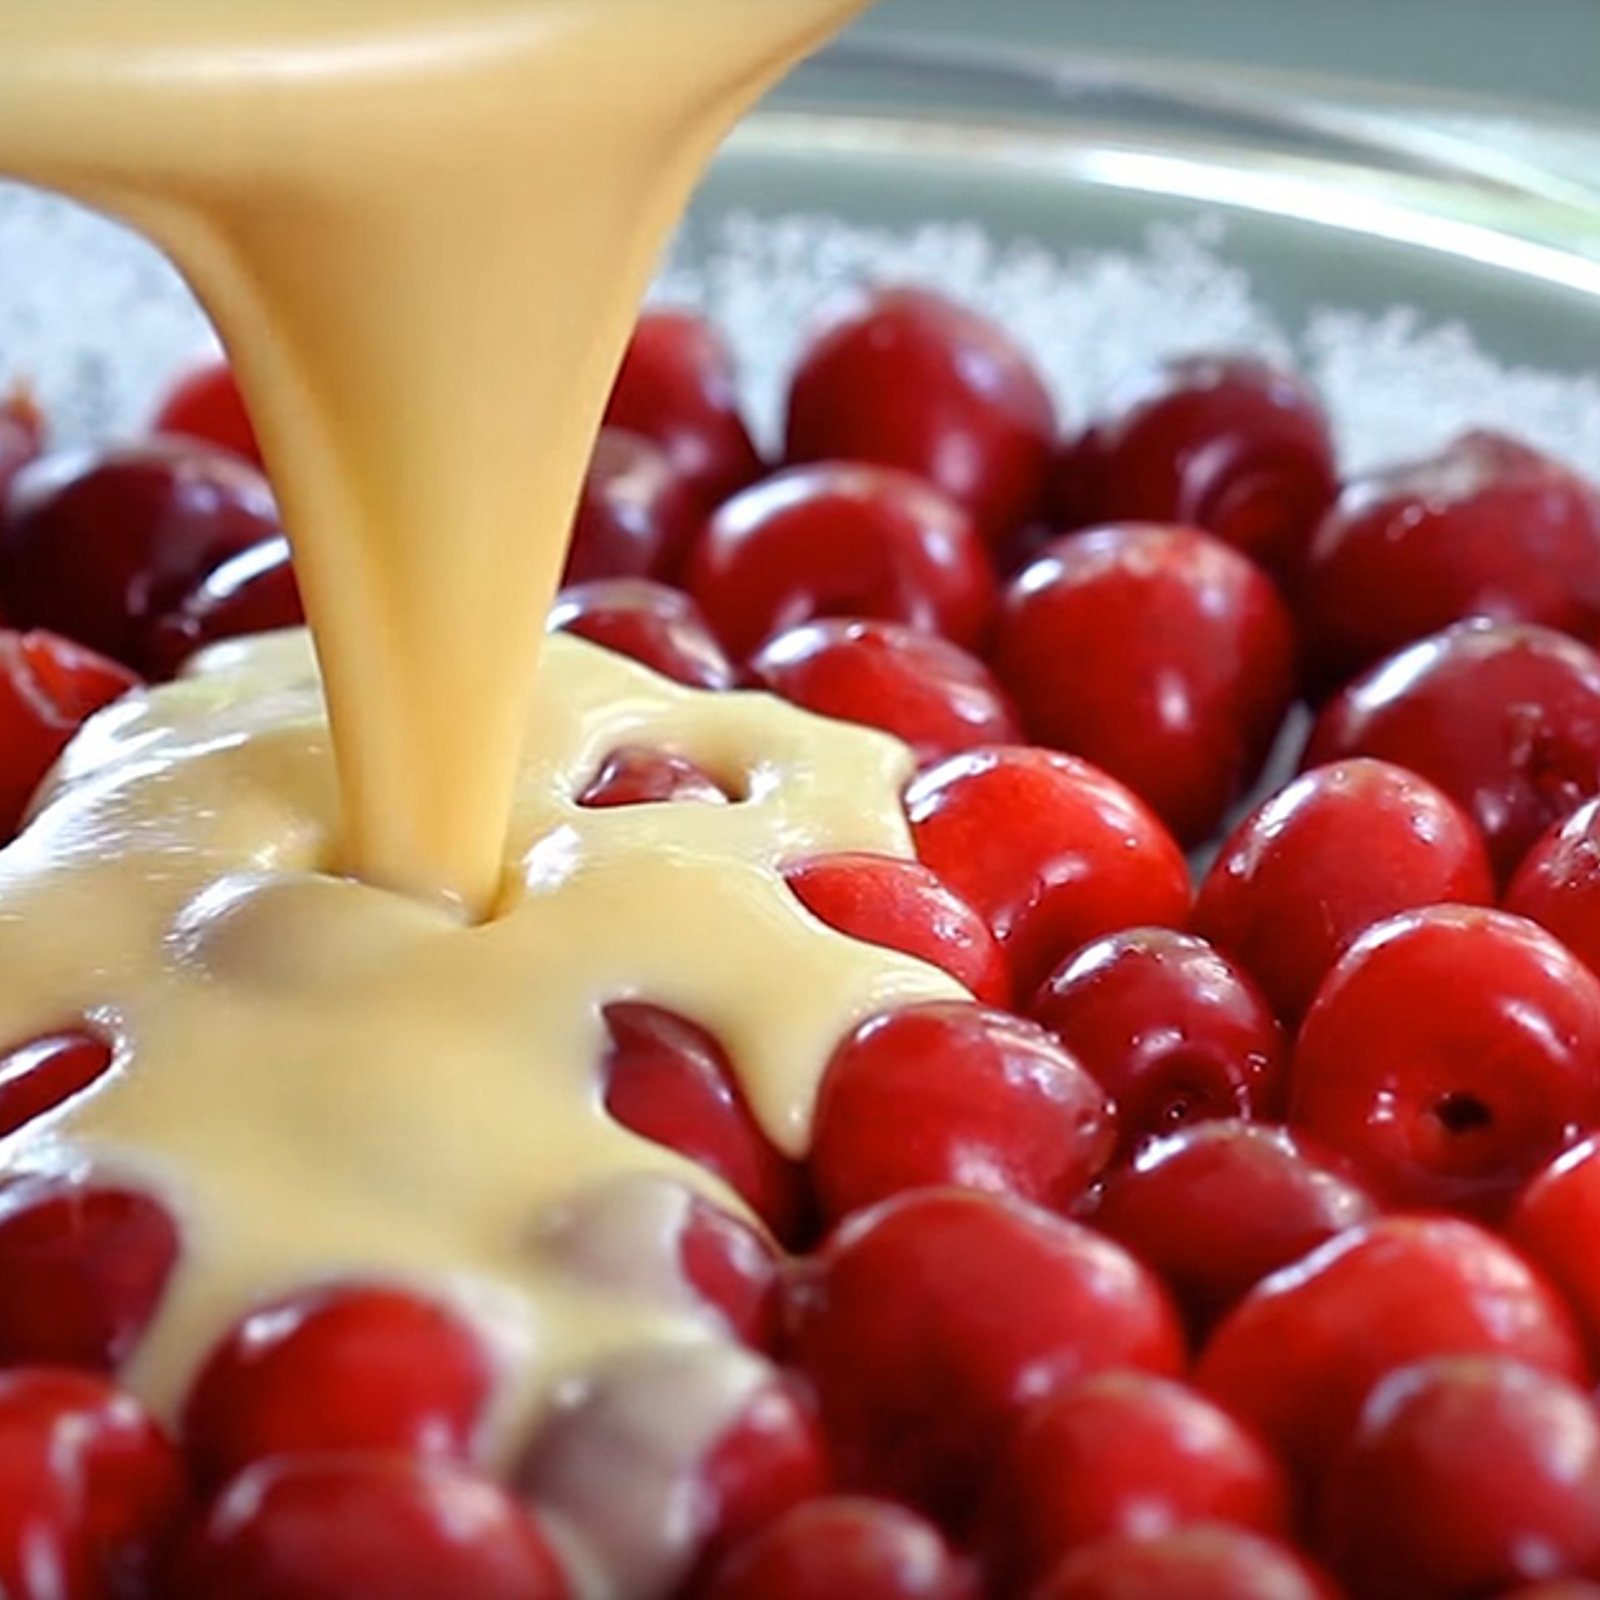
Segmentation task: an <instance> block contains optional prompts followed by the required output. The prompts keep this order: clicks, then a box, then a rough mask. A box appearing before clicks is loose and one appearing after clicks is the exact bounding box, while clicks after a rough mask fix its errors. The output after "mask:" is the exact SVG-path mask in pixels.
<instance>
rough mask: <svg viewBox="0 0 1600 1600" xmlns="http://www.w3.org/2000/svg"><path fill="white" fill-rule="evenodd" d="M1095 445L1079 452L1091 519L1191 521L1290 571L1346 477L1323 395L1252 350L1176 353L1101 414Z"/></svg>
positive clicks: (1082, 500) (1278, 570)
mask: <svg viewBox="0 0 1600 1600" xmlns="http://www.w3.org/2000/svg"><path fill="white" fill-rule="evenodd" d="M1086 454H1087V456H1088V459H1089V461H1090V462H1092V466H1086V465H1085V462H1084V460H1083V453H1080V457H1079V459H1078V461H1077V462H1076V463H1075V468H1076V472H1075V476H1076V478H1077V480H1078V483H1079V486H1080V487H1079V492H1078V494H1077V496H1076V498H1077V501H1078V503H1079V505H1080V506H1082V507H1083V508H1084V511H1085V512H1086V513H1087V514H1086V515H1085V517H1084V520H1085V521H1086V522H1087V521H1098V520H1102V519H1105V518H1108V517H1115V518H1138V519H1142V520H1146V521H1150V522H1182V523H1188V524H1189V525H1190V526H1192V527H1196V528H1204V529H1205V530H1206V532H1207V533H1211V534H1215V535H1216V537H1217V538H1219V539H1221V540H1223V541H1224V542H1225V543H1227V544H1230V545H1232V546H1234V547H1235V548H1236V549H1238V550H1241V551H1243V553H1244V554H1245V555H1247V556H1249V557H1250V558H1251V560H1253V561H1255V562H1257V563H1259V564H1260V565H1261V566H1263V567H1265V568H1266V569H1267V570H1268V571H1269V572H1272V573H1274V574H1276V575H1277V576H1279V577H1280V578H1285V579H1289V578H1293V577H1294V575H1295V574H1296V573H1297V572H1298V571H1299V569H1300V566H1301V563H1302V562H1303V561H1304V559H1305V550H1306V545H1307V543H1308V542H1309V540H1310V538H1311V535H1312V531H1313V530H1314V529H1315V527H1316V525H1317V519H1318V518H1319V517H1321V515H1322V513H1323V512H1324V511H1325V510H1326V509H1327V507H1328V506H1329V505H1330V504H1332V502H1333V498H1334V496H1335V495H1336V494H1337V493H1338V489H1339V478H1338V472H1337V468H1336V466H1335V462H1334V450H1333V440H1332V437H1331V435H1330V433H1329V429H1328V419H1327V417H1326V416H1325V415H1324V414H1323V411H1322V407H1321V405H1320V404H1319V403H1318V401H1317V399H1316V396H1315V395H1313V394H1312V393H1311V391H1310V390H1309V389H1308V388H1307V387H1306V386H1305V384H1303V383H1302V382H1301V381H1300V380H1299V379H1298V378H1296V377H1295V376H1293V375H1292V374H1291V373H1287V372H1283V371H1280V370H1278V369H1277V368H1275V367H1271V366H1269V365H1267V364H1266V363H1265V362H1261V361H1255V360H1252V359H1250V358H1249V357H1240V356H1216V355H1202V356H1189V357H1186V358H1184V359H1181V360H1178V361H1171V362H1168V363H1166V364H1165V365H1164V366H1162V367H1160V368H1158V369H1157V370H1156V371H1155V372H1154V373H1153V374H1151V375H1150V376H1149V377H1148V378H1147V379H1146V380H1145V381H1144V382H1143V384H1142V385H1141V387H1140V389H1139V390H1138V392H1137V393H1136V394H1135V395H1133V396H1131V397H1130V400H1129V402H1128V403H1126V404H1125V405H1124V407H1123V408H1122V409H1120V410H1119V411H1117V412H1116V413H1115V414H1114V415H1111V416H1108V417H1105V418H1103V419H1102V420H1101V421H1100V422H1099V423H1097V424H1096V426H1095V427H1094V428H1093V429H1092V430H1091V432H1090V434H1089V436H1088V440H1087V451H1086ZM1086 478H1087V482H1085V479H1086ZM1085 491H1086V492H1085Z"/></svg>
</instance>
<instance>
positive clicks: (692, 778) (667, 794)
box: [578, 745, 730, 811]
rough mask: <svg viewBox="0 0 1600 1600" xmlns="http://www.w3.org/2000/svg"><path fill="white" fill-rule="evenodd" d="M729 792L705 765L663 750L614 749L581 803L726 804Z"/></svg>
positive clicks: (608, 805) (609, 805)
mask: <svg viewBox="0 0 1600 1600" xmlns="http://www.w3.org/2000/svg"><path fill="white" fill-rule="evenodd" d="M729 798H730V796H729V795H728V793H727V791H726V790H724V789H723V788H722V787H721V785H720V784H718V782H717V780H716V779H715V778H713V777H712V776H711V774H710V773H709V772H707V771H706V770H705V769H704V768H703V767H697V766H696V765H695V764H694V762H692V761H689V760H686V759H685V758H684V757H683V756H675V755H672V754H670V753H669V752H667V751H664V750H645V749H641V748H640V747H639V746H637V745H628V746H625V747H624V748H623V749H621V750H614V751H613V752H612V753H611V754H610V755H609V756H607V757H606V759H605V760H604V761H603V762H602V763H601V766H600V770H599V771H598V772H597V773H596V774H595V775H594V777H593V778H591V779H590V780H589V783H588V786H587V787H586V788H585V789H584V790H583V792H582V793H581V794H580V795H579V796H578V804H579V805H580V806H588V807H589V808H590V809H591V810H601V811H604V810H609V809H611V808H614V807H616V806H654V805H667V804H671V803H673V802H679V803H683V804H691V803H692V804H699V805H711V806H725V805H727V803H728V801H729Z"/></svg>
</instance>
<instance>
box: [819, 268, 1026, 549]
mask: <svg viewBox="0 0 1600 1600" xmlns="http://www.w3.org/2000/svg"><path fill="white" fill-rule="evenodd" d="M1055 436H1056V411H1055V404H1054V402H1053V401H1052V400H1051V398H1050V393H1049V391H1048V390H1047V389H1046V388H1045V386H1044V381H1043V379H1041V378H1040V376H1039V374H1038V372H1037V371H1036V370H1035V368H1034V366H1033V364H1032V362H1031V361H1029V359H1028V357H1027V356H1026V355H1025V354H1024V353H1023V352H1022V350H1021V349H1020V348H1019V347H1018V346H1017V345H1016V344H1015V343H1014V342H1013V341H1012V340H1011V339H1010V337H1009V336H1008V335H1007V334H1005V333H1004V332H1003V331H1002V330H1001V329H1000V328H998V327H997V326H996V325H995V324H994V323H992V322H990V321H989V320H988V319H987V318H985V317H981V316H979V315H977V314H976V313H975V312H972V311H969V310H966V309H965V308H963V307H961V306H958V305H955V304H953V303H952V302H950V301H949V300H946V299H944V298H943V297H942V296H940V295H936V294H930V293H928V292H926V291H923V290H918V289H889V290H880V291H878V292H877V293H875V294H872V295H870V296H869V297H868V298H867V299H866V300H865V302H864V303H863V304H861V305H860V306H859V307H858V308H857V309H856V310H855V311H854V313H853V314H852V315H850V316H848V317H846V318H844V319H843V320H841V321H839V322H837V323H835V324H834V325H833V326H832V327H831V328H828V329H826V330H825V331H824V332H823V333H822V334H821V335H820V337H818V338H817V339H816V340H814V341H813V343H812V344H811V347H810V348H809V349H808V350H807V351H806V352H805V354H804V355H803V356H802V358H801V360H800V365H799V369H798V370H797V371H796V373H795V376H794V384H793V387H792V388H791V390H790V392H789V420H788V441H787V449H788V457H789V460H791V461H824V460H829V459H832V460H840V461H844V460H850V461H876V462H879V463H881V464H882V465H884V466H889V467H900V468H903V469H904V470H905V471H907V472H914V473H917V474H918V475H920V476H921V477H923V478H926V479H927V480H928V482H929V483H932V484H935V485H937V486H938V488H939V489H941V490H942V491H943V492H944V493H945V494H947V495H948V496H949V497H950V498H951V499H952V500H954V501H956V502H957V503H958V504H960V505H962V506H965V507H966V509H967V510H968V511H969V512H970V513H971V514H972V516H973V517H974V518H975V519H976V521H977V523H978V526H979V527H980V528H981V529H982V531H983V532H984V534H985V535H986V536H987V537H988V538H989V539H991V540H998V539H999V538H1000V537H1001V536H1002V535H1004V534H1006V533H1007V532H1009V531H1010V530H1011V529H1013V528H1015V527H1017V526H1019V525H1020V524H1021V523H1024V522H1026V521H1027V520H1028V519H1029V518H1030V517H1032V516H1033V515H1034V514H1035V513H1036V512H1037V511H1038V509H1039V508H1040V506H1041V504H1042V503H1043V500H1044V492H1045V485H1046V481H1047V479H1048V476H1049V472H1050V463H1051V452H1052V450H1053V448H1054V445H1055Z"/></svg>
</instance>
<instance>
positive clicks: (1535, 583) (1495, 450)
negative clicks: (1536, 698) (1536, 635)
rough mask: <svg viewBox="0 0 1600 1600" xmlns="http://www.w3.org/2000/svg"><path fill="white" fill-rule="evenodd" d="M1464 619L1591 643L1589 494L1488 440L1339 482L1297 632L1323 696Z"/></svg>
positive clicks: (1573, 477) (1475, 437) (1593, 562)
mask: <svg viewBox="0 0 1600 1600" xmlns="http://www.w3.org/2000/svg"><path fill="white" fill-rule="evenodd" d="M1465 617H1491V618H1493V619H1494V620H1495V621H1496V622H1535V623H1541V624H1543V625H1544V626H1546V627H1550V628H1558V629H1560V630H1561V631H1562V632H1565V633H1572V634H1576V635H1577V636H1578V637H1580V638H1584V639H1592V638H1593V637H1594V636H1595V635H1596V633H1597V632H1600V491H1596V489H1595V488H1594V487H1593V486H1592V485H1590V484H1587V483H1585V482H1584V481H1583V479H1582V478H1580V477H1578V476H1577V474H1576V473H1573V472H1569V471H1568V470H1567V469H1566V468H1565V467H1563V466H1560V465H1559V464H1558V463H1556V462H1554V461H1552V460H1551V459H1550V458H1549V457H1548V456H1543V455H1540V454H1539V452H1538V451H1537V450H1533V449H1530V448H1529V447H1528V446H1527V445H1525V444H1521V443H1519V442H1518V441H1517V440H1515V439H1508V438H1506V437H1505V436H1504V435H1502V434H1497V433H1469V434H1465V435H1463V436H1462V437H1461V438H1459V439H1457V440H1456V441H1455V442H1454V443H1453V444H1451V445H1450V446H1449V447H1448V448H1447V449H1445V450H1444V451H1442V452H1441V453H1440V454H1439V455H1437V456H1434V457H1432V458H1430V459H1428V460H1426V461H1419V462H1412V463H1407V464H1406V465H1404V466H1400V467H1392V468H1390V469H1388V470H1387V471H1383V472H1377V473H1373V474H1371V475H1370V476H1368V477H1365V478H1358V479H1356V480H1355V481H1354V482H1352V483H1350V484H1348V485H1347V486H1346V488H1345V491H1344V494H1343V495H1342V496H1341V497H1340V500H1339V504H1338V505H1337V507H1335V509H1334V510H1333V511H1332V513H1331V514H1330V515H1329V516H1328V517H1327V519H1326V520H1325V521H1324V522H1323V524H1322V526H1321V527H1320V528H1319V529H1318V530H1317V535H1316V539H1315V541H1314V542H1313V544H1312V547H1311V555H1310V561H1309V563H1308V565H1307V569H1306V575H1305V586H1304V592H1303V595H1302V601H1301V621H1302V624H1303V626H1304V628H1305V630H1306V635H1307V639H1308V648H1309V652H1310V657H1311V662H1312V665H1313V669H1314V671H1315V675H1316V678H1317V681H1318V682H1319V683H1321V684H1324V685H1327V686H1330V687H1331V686H1333V685H1336V684H1339V683H1343V682H1344V681H1345V680H1346V679H1347V678H1350V677H1351V676H1353V675H1354V674H1355V673H1357V672H1360V671H1363V670H1365V669H1366V668H1367V667H1370V666H1372V665H1373V664H1374V663H1375V662H1378V661H1381V660H1382V659H1383V658H1384V657H1385V656H1388V655H1391V654H1393V653H1394V652H1395V651H1396V650H1399V649H1401V648H1403V647H1404V646H1406V645H1408V644H1411V643H1413V642H1414V641H1416V640H1418V639H1422V638H1425V637H1426V636H1427V635H1428V634H1430V633H1435V632H1437V631H1438V630H1439V629H1440V628H1444V627H1448V626H1449V625H1450V624H1451V623H1452V622H1458V621H1460V620H1462V619H1463V618H1465Z"/></svg>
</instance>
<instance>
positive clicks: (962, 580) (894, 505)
mask: <svg viewBox="0 0 1600 1600" xmlns="http://www.w3.org/2000/svg"><path fill="white" fill-rule="evenodd" d="M689 589H690V592H691V593H692V594H693V595H694V597H695V599H696V600H697V601H698V602H699V605H700V608H701V610H702V611H703V612H704V613H705V615H706V618H707V620H708V621H709V622H710V624H711V627H712V629H713V631H714V632H715V633H716V635H717V637H718V638H719V639H720V640H721V641H722V643H723V646H724V647H725V648H726V649H727V650H728V652H729V653H730V654H731V655H732V656H734V657H735V658H736V659H739V660H743V659H744V658H745V657H747V656H749V655H751V654H752V653H753V652H754V651H756V650H758V649H759V648H760V647H761V646H762V645H764V644H765V643H766V642H767V641H768V640H769V639H771V638H772V637H773V636H774V635H775V634H779V633H784V632H786V631H787V630H788V629H790V628H795V627H798V626H799V625H800V624H801V623H803V622H810V621H812V620H813V619H815V618H818V617H864V618H878V619H881V620H883V621H887V622H900V623H904V624H906V625H907V626H909V627H912V628H917V629H921V630H922V631H924V632H928V633H939V634H943V635H945V636H946V637H947V638H949V639H951V640H953V641H954V642H955V643H956V644H958V645H963V646H966V647H968V648H975V647H976V646H978V645H979V644H980V643H981V642H982V640H983V638H984V636H985V634H986V632H987V630H988V627H989V623H990V621H991V620H992V618H993V615H994V606H995V580H994V574H993V572H992V571H991V570H990V567H989V558H988V556H987V555H986V553H985V552H984V548H983V544H982V541H981V540H980V539H979V537H978V532H977V528H976V526H975V524H974V523H973V521H972V519H971V518H970V517H969V516H968V515H967V513H966V512H965V511H963V510H962V509H961V507H960V506H958V505H957V504H956V503H955V502H954V501H953V500H947V499H946V498H945V497H944V496H943V495H942V494H940V493H939V491H938V490H937V489H933V488H930V487H929V486H928V485H927V484H926V483H924V482H923V481H922V479H920V478H915V477H912V475H911V474H910V473H908V472H898V471H896V470H894V469H893V468H891V467H876V466H864V465H861V464H858V463H855V462H820V463H818V464H816V465H814V466H805V467H791V468H790V469H789V470H787V471H785V472H780V473H779V474H778V475H777V476H776V477H772V478H767V479H765V480H764V481H763V482H761V483H758V484H755V485H754V486H753V487H751V488H749V489H746V490H744V491H743V493H741V494H738V495H735V496H734V498H733V499H732V500H729V501H727V502H725V503H724V504H723V505H722V506H721V507H720V508H719V509H718V510H717V511H716V512H715V513H714V514H713V516H712V518H711V520H710V521H709V522H708V523H707V524H706V526H705V529H704V531H703V532H702V533H701V535H700V539H699V541H698V543H697V544H696V545H695V548H694V555H693V558H692V560H691V562H690V566H689Z"/></svg>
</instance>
